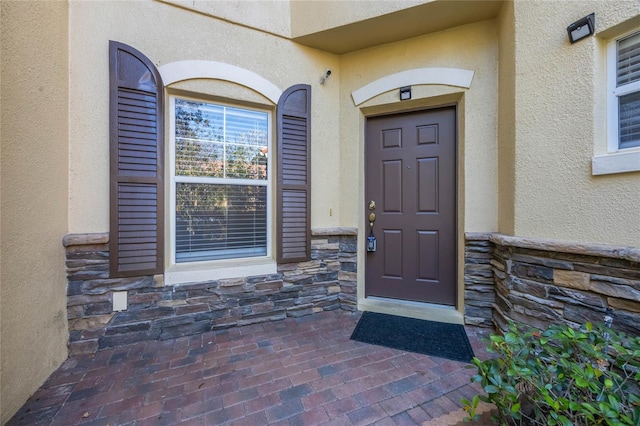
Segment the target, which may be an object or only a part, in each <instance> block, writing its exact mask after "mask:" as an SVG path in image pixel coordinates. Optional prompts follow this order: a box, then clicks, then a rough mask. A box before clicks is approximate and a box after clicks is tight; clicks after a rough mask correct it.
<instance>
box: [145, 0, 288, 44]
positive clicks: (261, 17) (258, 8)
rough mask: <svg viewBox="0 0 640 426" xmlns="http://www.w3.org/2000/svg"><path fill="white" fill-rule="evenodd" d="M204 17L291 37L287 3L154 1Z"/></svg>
mask: <svg viewBox="0 0 640 426" xmlns="http://www.w3.org/2000/svg"><path fill="white" fill-rule="evenodd" d="M157 1H161V2H166V3H169V4H173V5H176V6H179V7H183V8H185V9H188V10H193V11H195V12H197V13H201V14H204V15H207V16H216V17H219V18H222V19H225V20H227V21H229V22H233V23H237V24H239V25H246V26H247V27H252V28H256V29H259V30H262V31H265V32H269V33H273V34H277V35H280V36H283V37H289V36H290V35H291V19H289V15H290V13H289V10H290V7H289V2H288V1H282V0H260V1H224V2H223V1H210V0H157Z"/></svg>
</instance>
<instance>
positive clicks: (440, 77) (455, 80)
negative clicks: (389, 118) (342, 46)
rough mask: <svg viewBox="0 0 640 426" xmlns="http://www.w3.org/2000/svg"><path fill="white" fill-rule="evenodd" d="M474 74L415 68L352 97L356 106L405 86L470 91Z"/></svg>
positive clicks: (355, 92) (443, 69) (361, 90)
mask: <svg viewBox="0 0 640 426" xmlns="http://www.w3.org/2000/svg"><path fill="white" fill-rule="evenodd" d="M473 75H474V72H473V71H471V70H465V69H462V68H442V67H431V68H415V69H412V70H406V71H401V72H398V73H395V74H390V75H386V76H384V77H382V78H379V79H378V80H375V81H372V82H371V83H369V84H367V85H365V86H362V87H361V88H359V89H357V90H354V91H353V92H351V97H352V98H353V102H354V103H355V104H356V106H358V105H360V104H361V103H363V102H365V101H368V100H369V99H371V98H373V97H374V96H378V95H379V94H381V93H384V92H388V91H389V90H394V89H399V88H400V87H403V86H414V85H420V84H442V85H446V86H457V87H464V88H466V89H468V88H469V87H471V80H473Z"/></svg>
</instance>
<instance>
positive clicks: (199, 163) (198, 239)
mask: <svg viewBox="0 0 640 426" xmlns="http://www.w3.org/2000/svg"><path fill="white" fill-rule="evenodd" d="M170 108H171V110H170V135H171V136H170V148H169V155H170V159H169V164H170V171H169V173H170V180H171V185H170V200H171V206H170V209H171V210H170V212H169V213H170V214H169V217H170V222H171V223H170V227H171V232H170V235H171V242H170V247H171V259H172V262H171V263H172V264H174V265H178V264H193V263H195V262H207V261H219V260H234V259H235V260H238V259H244V258H268V257H269V256H270V240H271V232H270V214H269V211H270V208H271V206H270V199H271V185H270V173H269V170H270V159H269V149H270V146H271V133H272V132H271V113H270V112H269V111H263V110H258V109H250V108H246V107H237V106H231V105H225V104H221V103H214V102H210V101H205V100H200V99H191V98H186V97H178V96H171V98H170Z"/></svg>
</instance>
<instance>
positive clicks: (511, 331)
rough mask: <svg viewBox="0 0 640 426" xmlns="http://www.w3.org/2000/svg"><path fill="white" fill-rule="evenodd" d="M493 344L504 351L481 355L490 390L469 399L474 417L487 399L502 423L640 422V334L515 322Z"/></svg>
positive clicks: (482, 377) (481, 373) (478, 378)
mask: <svg viewBox="0 0 640 426" xmlns="http://www.w3.org/2000/svg"><path fill="white" fill-rule="evenodd" d="M487 349H488V350H489V351H490V352H494V353H496V354H497V356H496V357H495V358H490V359H487V360H485V361H480V360H479V359H478V358H474V360H473V363H474V364H475V367H477V369H478V373H477V374H476V375H474V376H473V378H472V381H474V382H480V383H481V384H482V388H483V389H484V391H485V392H486V395H477V396H476V397H474V398H473V399H472V400H471V401H469V400H466V399H463V400H462V402H463V403H464V404H465V406H466V409H467V410H468V412H469V416H470V417H469V418H467V421H469V420H471V419H476V418H477V417H478V416H477V415H476V408H477V407H478V403H479V401H484V402H488V403H492V404H494V405H495V406H496V407H497V408H498V414H497V416H494V420H495V421H498V422H500V424H502V425H505V424H510V425H551V426H553V425H633V426H638V425H640V396H639V383H640V337H637V336H636V337H628V336H625V335H624V334H623V333H619V334H618V333H616V332H614V331H613V330H611V329H609V328H606V327H605V326H604V325H602V324H598V325H596V326H592V325H591V324H590V323H587V324H585V325H584V326H583V327H581V328H580V329H579V330H576V329H573V328H571V327H569V326H567V325H551V326H550V327H549V328H547V329H546V330H544V331H542V332H541V331H537V330H534V329H530V328H525V327H523V326H518V325H516V324H514V323H510V324H509V327H508V330H507V332H506V333H504V335H502V336H498V335H493V336H491V337H490V340H489V341H488V346H487Z"/></svg>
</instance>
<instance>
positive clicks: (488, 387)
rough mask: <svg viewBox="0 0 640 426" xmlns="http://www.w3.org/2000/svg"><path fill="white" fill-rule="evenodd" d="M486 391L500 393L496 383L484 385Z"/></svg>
mask: <svg viewBox="0 0 640 426" xmlns="http://www.w3.org/2000/svg"><path fill="white" fill-rule="evenodd" d="M484 391H485V392H486V393H498V387H497V386H494V385H486V386H485V387H484Z"/></svg>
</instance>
